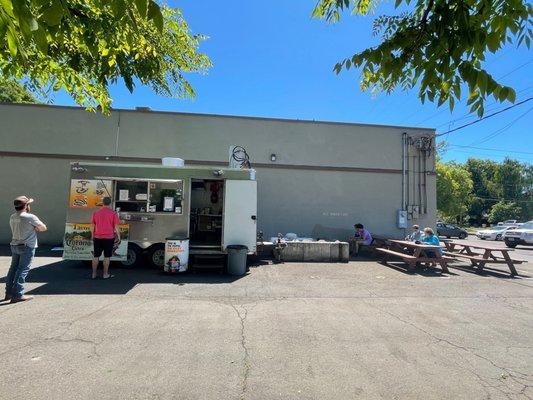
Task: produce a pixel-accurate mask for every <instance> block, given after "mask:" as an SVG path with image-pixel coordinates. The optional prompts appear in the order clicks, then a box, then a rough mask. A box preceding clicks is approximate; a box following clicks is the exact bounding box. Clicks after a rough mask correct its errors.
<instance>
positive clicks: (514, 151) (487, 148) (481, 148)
mask: <svg viewBox="0 0 533 400" xmlns="http://www.w3.org/2000/svg"><path fill="white" fill-rule="evenodd" d="M449 146H450V147H461V148H467V149H476V150H489V151H500V152H504V153H517V154H533V152H531V151H518V150H502V149H493V148H490V147H475V146H466V145H460V144H450V145H449Z"/></svg>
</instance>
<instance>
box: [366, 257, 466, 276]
mask: <svg viewBox="0 0 533 400" xmlns="http://www.w3.org/2000/svg"><path fill="white" fill-rule="evenodd" d="M377 264H378V265H379V266H383V267H388V268H390V269H393V270H395V271H398V272H401V273H402V274H405V275H420V276H424V277H426V278H439V277H445V276H450V275H451V276H457V274H454V273H453V272H451V271H449V272H448V273H443V272H442V269H441V268H440V266H438V265H437V266H436V267H422V266H419V267H416V268H415V270H414V271H409V270H407V266H406V265H405V263H403V262H401V261H387V263H386V264H385V263H382V262H377ZM448 268H450V266H449V265H448Z"/></svg>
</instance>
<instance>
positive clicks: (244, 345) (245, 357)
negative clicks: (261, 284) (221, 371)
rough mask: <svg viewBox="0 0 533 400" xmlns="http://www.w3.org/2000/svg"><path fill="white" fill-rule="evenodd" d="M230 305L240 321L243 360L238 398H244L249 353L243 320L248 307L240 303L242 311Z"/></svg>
mask: <svg viewBox="0 0 533 400" xmlns="http://www.w3.org/2000/svg"><path fill="white" fill-rule="evenodd" d="M231 307H232V308H233V309H234V310H235V313H236V314H237V317H238V318H239V321H240V323H241V347H242V350H243V353H244V355H243V360H242V382H241V392H240V395H239V400H244V399H245V397H246V391H247V390H248V377H249V376H250V353H249V351H248V346H247V343H246V330H245V322H246V318H247V317H248V309H247V308H246V307H245V306H244V305H241V306H240V307H241V308H242V310H243V311H242V312H241V311H239V310H238V309H237V307H236V306H235V305H234V304H232V305H231Z"/></svg>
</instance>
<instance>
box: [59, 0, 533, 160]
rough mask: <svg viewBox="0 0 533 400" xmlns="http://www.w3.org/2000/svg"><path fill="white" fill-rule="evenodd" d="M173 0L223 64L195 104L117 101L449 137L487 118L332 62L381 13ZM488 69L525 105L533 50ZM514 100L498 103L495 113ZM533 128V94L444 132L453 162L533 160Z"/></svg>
mask: <svg viewBox="0 0 533 400" xmlns="http://www.w3.org/2000/svg"><path fill="white" fill-rule="evenodd" d="M169 4H171V5H173V6H179V7H181V9H182V10H183V13H184V16H185V18H186V19H187V21H188V22H189V25H190V27H191V29H192V30H193V32H195V33H203V34H205V35H207V36H209V40H207V41H206V42H204V43H203V44H202V47H201V50H202V51H203V52H206V53H207V54H208V55H209V56H210V57H211V59H212V61H213V64H214V66H213V68H212V69H211V70H210V71H209V72H208V74H207V75H191V76H190V77H189V78H190V81H191V83H192V84H193V86H194V88H195V90H196V94H197V97H196V99H195V100H176V99H169V98H164V97H159V96H157V95H155V94H154V93H152V92H151V91H150V90H149V89H148V88H143V87H137V89H136V90H135V92H134V93H133V94H130V93H129V92H128V91H127V90H126V89H125V87H124V86H123V85H122V84H121V83H120V84H118V85H116V86H114V87H112V89H111V94H112V97H113V107H115V108H134V107H135V106H149V107H151V108H152V109H156V110H167V111H183V112H198V113H216V114H230V115H248V116H263V117H280V118H292V119H311V120H312V119H315V120H327V121H344V122H361V123H375V124H391V125H407V126H423V127H430V128H437V130H438V132H439V133H443V132H446V131H447V130H449V129H453V128H455V127H458V126H460V125H463V124H465V123H468V122H470V121H473V120H475V119H476V118H477V117H476V116H474V115H471V116H468V109H467V107H466V101H463V102H462V103H461V104H459V105H456V107H455V109H454V111H453V113H450V111H449V110H448V109H447V108H446V107H441V108H439V109H437V107H436V106H435V105H433V104H431V103H426V104H425V105H422V104H421V103H420V101H419V99H418V97H417V96H416V92H415V91H412V92H402V91H397V92H395V93H393V94H391V95H387V94H384V93H382V94H378V95H377V97H373V96H372V95H371V94H370V93H369V92H361V91H360V90H359V86H358V82H359V75H358V73H357V72H356V71H353V70H351V71H350V72H348V73H346V72H343V73H342V74H341V75H335V74H334V73H333V72H332V68H333V66H334V65H335V63H336V62H337V61H339V60H341V59H342V58H344V57H346V56H350V55H352V54H354V53H355V52H357V51H359V50H362V49H364V48H366V47H369V46H372V45H373V44H375V43H377V40H378V39H377V38H375V37H373V36H372V19H373V18H372V17H371V16H369V17H353V16H349V15H346V16H345V18H344V19H342V20H341V22H340V23H338V24H335V25H329V24H327V23H325V22H323V21H318V20H315V19H312V18H311V17H310V15H311V11H312V9H313V6H314V4H315V1H314V0H291V1H287V0H271V1H268V2H256V1H250V2H246V1H242V0H240V1H236V0H226V1H213V0H182V1H179V2H177V1H169ZM392 12H393V11H392V8H391V5H390V4H387V3H383V5H382V6H380V7H379V8H378V10H377V14H380V13H389V14H390V13H392ZM486 67H487V69H488V70H489V72H490V73H491V74H492V75H493V76H494V77H495V78H497V79H498V78H501V82H502V83H504V84H506V85H510V86H512V87H514V88H515V89H516V91H517V102H518V101H520V100H523V99H526V98H529V97H532V96H533V79H532V76H533V74H532V71H533V54H532V52H531V51H528V50H527V49H526V48H525V47H524V48H521V49H516V47H514V46H508V47H505V48H504V49H502V50H501V51H500V52H499V53H497V54H495V55H491V56H489V58H488V60H487V64H486ZM54 103H55V104H73V103H72V100H70V99H69V98H68V97H66V96H65V95H64V94H57V95H56V96H55V99H54ZM509 105H510V104H509V103H503V104H500V103H494V102H493V101H492V100H489V101H488V103H487V106H486V110H487V111H486V114H490V113H491V112H493V111H498V110H500V109H503V108H505V107H507V106H509ZM528 110H530V112H529V113H528ZM532 124H533V100H532V101H530V102H528V103H526V104H523V105H521V106H518V107H515V108H513V109H512V110H509V111H506V112H504V113H502V114H499V115H496V116H494V117H492V118H489V119H487V121H482V122H480V123H478V124H475V125H473V126H471V127H468V128H465V129H462V130H459V131H457V132H454V133H450V134H449V135H445V136H443V137H445V138H446V140H447V141H448V142H449V143H450V145H451V146H450V147H449V150H448V152H447V153H446V154H445V156H444V158H445V159H446V160H457V161H464V160H466V159H467V158H468V157H470V156H474V157H478V158H491V159H494V160H502V159H503V158H504V157H506V156H510V157H513V158H516V159H518V160H520V161H522V162H529V163H531V162H533V134H532V129H531V125H532ZM459 146H470V147H459ZM473 147H479V148H473ZM354 151H356V149H354Z"/></svg>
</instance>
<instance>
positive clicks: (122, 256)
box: [63, 223, 129, 261]
mask: <svg viewBox="0 0 533 400" xmlns="http://www.w3.org/2000/svg"><path fill="white" fill-rule="evenodd" d="M119 230H120V239H119V238H115V245H114V246H113V256H112V257H111V260H114V261H126V259H127V254H128V238H129V225H119ZM63 258H64V259H65V260H92V259H93V242H92V240H91V224H75V223H67V224H66V226H65V236H64V238H63ZM100 259H103V254H102V257H100Z"/></svg>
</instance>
